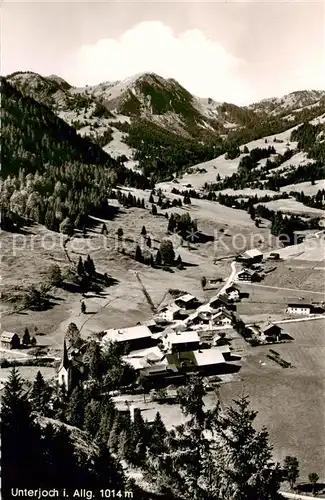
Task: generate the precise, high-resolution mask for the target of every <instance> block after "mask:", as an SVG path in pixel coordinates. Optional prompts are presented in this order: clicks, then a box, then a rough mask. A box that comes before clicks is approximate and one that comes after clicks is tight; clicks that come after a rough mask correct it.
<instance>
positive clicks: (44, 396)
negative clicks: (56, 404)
mask: <svg viewBox="0 0 325 500" xmlns="http://www.w3.org/2000/svg"><path fill="white" fill-rule="evenodd" d="M50 394H51V393H50V388H49V386H48V384H46V383H45V381H44V378H43V375H42V374H41V372H40V371H38V372H37V374H36V378H35V380H34V383H33V387H32V390H31V395H30V399H31V404H32V408H33V410H35V411H38V412H40V413H44V412H46V409H47V404H48V402H49V399H50Z"/></svg>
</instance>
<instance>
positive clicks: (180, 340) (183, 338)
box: [163, 331, 200, 352]
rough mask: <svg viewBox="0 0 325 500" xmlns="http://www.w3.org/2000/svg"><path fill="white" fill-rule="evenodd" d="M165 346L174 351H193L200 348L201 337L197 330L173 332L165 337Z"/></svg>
mask: <svg viewBox="0 0 325 500" xmlns="http://www.w3.org/2000/svg"><path fill="white" fill-rule="evenodd" d="M163 342H164V344H165V346H166V347H167V348H168V349H170V350H172V351H178V352H182V351H192V350H194V349H198V348H199V344H200V337H199V335H198V333H197V332H194V331H186V332H182V333H178V332H173V333H171V334H169V335H167V337H166V338H165V339H163Z"/></svg>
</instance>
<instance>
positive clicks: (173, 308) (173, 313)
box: [160, 304, 182, 321]
mask: <svg viewBox="0 0 325 500" xmlns="http://www.w3.org/2000/svg"><path fill="white" fill-rule="evenodd" d="M160 316H161V317H162V318H164V319H165V320H166V321H175V320H176V319H181V318H182V315H181V308H180V307H179V306H178V305H176V304H171V305H170V306H165V307H163V308H162V309H161V311H160Z"/></svg>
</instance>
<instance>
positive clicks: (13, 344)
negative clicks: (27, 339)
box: [1, 331, 20, 349]
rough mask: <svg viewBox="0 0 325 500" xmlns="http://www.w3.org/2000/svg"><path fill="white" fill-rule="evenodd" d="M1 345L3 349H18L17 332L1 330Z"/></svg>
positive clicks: (18, 339)
mask: <svg viewBox="0 0 325 500" xmlns="http://www.w3.org/2000/svg"><path fill="white" fill-rule="evenodd" d="M1 347H3V348H4V349H19V347H20V338H19V337H18V335H17V333H13V332H6V331H4V332H2V334H1Z"/></svg>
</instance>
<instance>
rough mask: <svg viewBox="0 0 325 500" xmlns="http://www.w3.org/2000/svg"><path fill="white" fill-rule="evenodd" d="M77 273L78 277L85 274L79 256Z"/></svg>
mask: <svg viewBox="0 0 325 500" xmlns="http://www.w3.org/2000/svg"><path fill="white" fill-rule="evenodd" d="M77 273H78V275H79V276H83V275H84V274H85V270H84V265H83V262H82V258H81V256H80V257H79V261H78V265H77Z"/></svg>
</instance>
